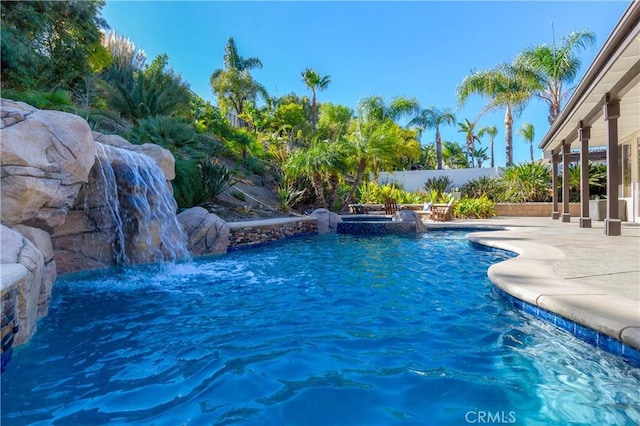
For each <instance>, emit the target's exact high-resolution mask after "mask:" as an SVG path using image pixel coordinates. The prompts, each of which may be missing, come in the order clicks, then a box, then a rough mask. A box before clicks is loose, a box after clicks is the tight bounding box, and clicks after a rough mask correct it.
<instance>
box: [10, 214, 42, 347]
mask: <svg viewBox="0 0 640 426" xmlns="http://www.w3.org/2000/svg"><path fill="white" fill-rule="evenodd" d="M0 239H1V240H2V250H1V251H0V264H14V263H19V264H21V265H23V266H24V267H25V268H26V269H27V275H26V277H25V279H24V280H23V281H21V283H20V285H19V287H18V326H19V329H20V331H19V332H18V334H17V335H16V338H15V341H14V344H15V345H19V344H22V343H24V342H26V341H27V340H29V338H30V337H31V335H32V334H33V332H34V331H35V327H36V321H37V319H38V301H39V300H40V295H41V294H42V293H43V292H46V291H47V290H46V289H43V281H42V275H43V270H44V256H43V255H42V252H41V251H40V250H38V249H37V248H36V246H35V245H33V243H32V242H31V241H29V240H28V239H27V238H26V237H25V236H24V235H22V234H20V233H19V232H16V231H14V230H12V229H9V228H7V227H6V226H4V225H0ZM49 291H50V289H49ZM47 298H48V297H47ZM45 311H46V309H45Z"/></svg>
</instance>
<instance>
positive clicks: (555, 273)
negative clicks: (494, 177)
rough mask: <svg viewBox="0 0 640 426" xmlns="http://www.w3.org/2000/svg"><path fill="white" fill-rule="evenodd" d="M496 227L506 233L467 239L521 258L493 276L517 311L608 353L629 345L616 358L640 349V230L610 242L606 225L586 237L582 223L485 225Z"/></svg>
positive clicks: (629, 228)
mask: <svg viewBox="0 0 640 426" xmlns="http://www.w3.org/2000/svg"><path fill="white" fill-rule="evenodd" d="M488 223H490V224H491V225H494V226H498V227H500V226H501V227H503V228H504V229H505V230H504V231H491V232H482V231H480V232H472V233H470V234H468V235H467V238H468V239H469V240H470V241H472V242H474V243H477V244H481V245H483V246H487V247H493V248H496V249H501V250H506V251H510V252H514V253H516V254H518V256H517V257H514V258H511V259H508V260H506V261H504V262H500V263H497V264H495V265H492V266H491V267H490V268H489V270H488V276H489V278H490V279H491V281H492V282H493V283H494V284H495V285H496V286H497V287H498V288H499V289H500V290H501V291H502V292H504V293H506V294H507V295H509V296H511V297H512V298H515V299H511V301H512V302H514V304H516V305H522V306H519V307H521V308H522V309H524V310H525V311H527V312H530V313H533V314H534V315H536V316H539V317H540V318H542V319H546V320H548V321H551V322H552V323H554V324H556V325H558V326H560V327H561V328H564V329H567V330H569V331H572V332H573V333H574V334H576V335H577V336H578V337H582V338H583V339H584V340H587V341H590V342H591V343H593V344H595V345H596V346H598V347H602V348H603V349H607V348H610V347H611V346H612V342H611V341H610V339H607V338H606V336H608V337H612V338H614V339H616V340H617V341H619V342H621V343H622V345H621V347H620V348H619V349H614V350H613V351H612V350H609V349H607V350H609V351H610V352H611V351H612V352H614V353H615V352H618V354H623V355H624V351H625V346H627V347H629V348H633V349H635V350H636V352H637V350H638V349H640V226H637V225H632V224H625V225H623V232H622V236H620V237H607V236H605V235H604V231H603V225H602V224H599V223H596V224H594V225H593V226H594V227H593V228H591V229H584V228H579V227H578V224H577V221H576V220H575V219H574V222H572V223H561V222H560V221H554V220H552V219H550V218H517V220H516V221H514V219H513V218H508V219H507V218H500V219H493V220H489V221H482V222H479V223H477V225H481V224H482V225H487V224H488ZM427 226H428V227H432V226H429V225H427ZM460 226H462V224H456V227H460ZM473 226H474V225H472V224H470V223H468V222H467V223H466V224H465V225H464V227H473ZM451 227H453V226H451ZM519 301H521V302H524V303H521V302H519ZM565 320H569V322H567V321H565ZM581 326H584V327H581ZM585 327H586V329H585ZM589 329H591V330H593V331H595V334H590V332H589ZM584 334H589V336H584ZM581 335H582V336H581ZM601 335H602V336H601ZM614 343H615V342H614ZM627 349H628V348H627Z"/></svg>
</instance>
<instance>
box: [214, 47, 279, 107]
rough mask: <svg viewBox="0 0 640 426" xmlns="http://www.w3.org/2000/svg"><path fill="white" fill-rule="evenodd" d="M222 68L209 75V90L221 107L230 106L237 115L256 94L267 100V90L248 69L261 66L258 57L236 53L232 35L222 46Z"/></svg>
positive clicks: (253, 99) (252, 100)
mask: <svg viewBox="0 0 640 426" xmlns="http://www.w3.org/2000/svg"><path fill="white" fill-rule="evenodd" d="M223 61H224V66H225V68H224V69H220V68H219V69H216V70H214V71H213V73H212V74H211V77H210V84H211V90H212V91H213V93H214V94H215V95H216V97H217V98H218V103H219V104H221V105H220V106H222V107H223V108H227V109H228V108H231V109H233V110H234V111H235V112H236V114H237V115H238V116H239V115H241V114H242V113H243V111H244V104H245V102H255V100H256V98H257V97H258V96H261V97H262V98H264V99H265V100H268V98H269V95H268V93H267V90H266V89H265V88H264V86H262V85H261V84H260V83H258V82H257V81H255V80H254V79H253V77H251V74H250V73H249V70H252V69H254V68H262V62H261V61H260V59H258V58H255V57H253V58H244V57H242V56H240V55H239V54H238V49H237V47H236V43H235V41H234V40H233V37H229V38H228V39H227V44H226V45H225V46H224V57H223Z"/></svg>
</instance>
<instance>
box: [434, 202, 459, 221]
mask: <svg viewBox="0 0 640 426" xmlns="http://www.w3.org/2000/svg"><path fill="white" fill-rule="evenodd" d="M454 201H455V200H454V199H453V198H451V199H450V200H449V202H448V203H447V204H440V205H435V206H433V207H432V208H431V219H432V220H435V221H438V222H447V221H449V220H453V215H452V211H453V202H454Z"/></svg>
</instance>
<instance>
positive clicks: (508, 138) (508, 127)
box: [456, 64, 539, 166]
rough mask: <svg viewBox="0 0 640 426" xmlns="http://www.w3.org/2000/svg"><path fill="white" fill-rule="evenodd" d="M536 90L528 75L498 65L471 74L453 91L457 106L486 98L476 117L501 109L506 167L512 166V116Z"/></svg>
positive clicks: (534, 83) (526, 72) (521, 70)
mask: <svg viewBox="0 0 640 426" xmlns="http://www.w3.org/2000/svg"><path fill="white" fill-rule="evenodd" d="M538 88H539V85H538V82H537V80H536V79H535V78H534V76H533V75H532V73H531V72H528V71H527V70H525V69H522V68H519V67H516V66H514V65H512V64H500V65H498V66H496V67H495V68H493V69H490V70H485V71H475V72H474V73H473V74H471V75H469V76H467V77H465V78H464V80H462V83H460V85H459V86H458V88H457V89H456V91H457V95H458V102H459V104H460V105H463V104H464V103H465V102H466V100H467V99H468V98H469V96H471V95H472V94H478V95H481V96H485V97H487V98H489V103H488V104H487V105H486V106H485V107H484V109H483V110H482V111H481V113H480V115H482V114H484V113H485V112H489V111H493V110H495V109H498V108H502V107H504V108H505V115H504V130H505V132H504V133H505V135H504V138H505V151H506V163H507V166H510V165H512V164H513V116H514V115H516V116H517V115H519V114H520V113H521V112H522V109H523V108H524V106H525V105H526V103H527V101H528V100H529V99H530V98H531V96H533V93H534V92H535V91H536V90H537V89H538Z"/></svg>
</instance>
